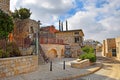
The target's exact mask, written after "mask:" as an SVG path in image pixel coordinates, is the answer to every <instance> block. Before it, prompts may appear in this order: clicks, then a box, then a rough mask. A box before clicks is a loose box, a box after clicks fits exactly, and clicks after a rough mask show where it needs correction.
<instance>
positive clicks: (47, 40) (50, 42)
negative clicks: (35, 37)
mask: <svg viewBox="0 0 120 80" xmlns="http://www.w3.org/2000/svg"><path fill="white" fill-rule="evenodd" d="M56 32H59V31H58V30H57V29H55V26H53V25H51V26H46V27H41V28H40V31H39V33H40V34H39V41H40V46H41V49H40V52H41V54H43V55H44V54H45V55H46V57H47V58H49V59H51V60H52V59H54V58H62V57H64V51H65V47H64V42H63V40H62V39H57V38H56V35H55V33H56Z"/></svg>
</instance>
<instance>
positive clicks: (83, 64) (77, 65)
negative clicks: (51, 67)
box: [71, 59, 90, 69]
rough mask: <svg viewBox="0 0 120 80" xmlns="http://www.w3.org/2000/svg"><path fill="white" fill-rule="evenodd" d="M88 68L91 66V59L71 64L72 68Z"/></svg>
mask: <svg viewBox="0 0 120 80" xmlns="http://www.w3.org/2000/svg"><path fill="white" fill-rule="evenodd" d="M87 66H90V61H89V59H85V60H82V61H80V62H78V61H74V62H71V67H72V68H78V69H79V68H84V67H87Z"/></svg>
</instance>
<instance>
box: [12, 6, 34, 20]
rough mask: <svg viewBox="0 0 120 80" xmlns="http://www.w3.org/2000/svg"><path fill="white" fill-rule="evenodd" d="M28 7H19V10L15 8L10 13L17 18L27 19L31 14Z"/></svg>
mask: <svg viewBox="0 0 120 80" xmlns="http://www.w3.org/2000/svg"><path fill="white" fill-rule="evenodd" d="M31 14H32V13H31V12H30V9H27V8H20V9H19V10H17V9H15V11H14V12H13V13H12V16H13V18H19V19H28V18H30V16H31Z"/></svg>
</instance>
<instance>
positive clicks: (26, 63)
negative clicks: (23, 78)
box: [0, 55, 38, 78]
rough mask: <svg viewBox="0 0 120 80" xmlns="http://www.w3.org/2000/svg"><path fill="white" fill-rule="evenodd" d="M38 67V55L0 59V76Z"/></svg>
mask: <svg viewBox="0 0 120 80" xmlns="http://www.w3.org/2000/svg"><path fill="white" fill-rule="evenodd" d="M37 68H38V56H37V55H33V56H22V57H12V58H3V59H0V78H4V77H9V76H15V75H19V74H24V73H29V72H32V71H35V70H36V69H37Z"/></svg>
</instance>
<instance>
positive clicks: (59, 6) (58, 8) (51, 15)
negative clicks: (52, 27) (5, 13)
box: [11, 0, 74, 24]
mask: <svg viewBox="0 0 120 80" xmlns="http://www.w3.org/2000/svg"><path fill="white" fill-rule="evenodd" d="M11 4H12V5H11V10H12V11H13V10H14V9H15V8H19V7H26V8H30V10H31V11H32V16H31V18H32V19H35V20H41V22H43V24H52V23H54V22H55V21H56V20H57V19H58V17H59V16H60V15H62V14H64V13H66V12H67V11H68V10H69V9H71V8H72V7H73V6H74V5H73V3H72V1H69V0H16V1H15V2H14V0H11Z"/></svg>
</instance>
